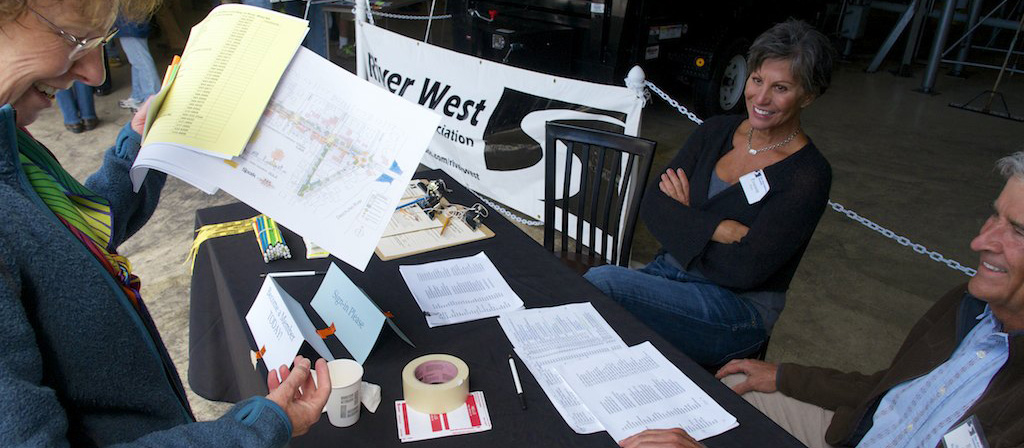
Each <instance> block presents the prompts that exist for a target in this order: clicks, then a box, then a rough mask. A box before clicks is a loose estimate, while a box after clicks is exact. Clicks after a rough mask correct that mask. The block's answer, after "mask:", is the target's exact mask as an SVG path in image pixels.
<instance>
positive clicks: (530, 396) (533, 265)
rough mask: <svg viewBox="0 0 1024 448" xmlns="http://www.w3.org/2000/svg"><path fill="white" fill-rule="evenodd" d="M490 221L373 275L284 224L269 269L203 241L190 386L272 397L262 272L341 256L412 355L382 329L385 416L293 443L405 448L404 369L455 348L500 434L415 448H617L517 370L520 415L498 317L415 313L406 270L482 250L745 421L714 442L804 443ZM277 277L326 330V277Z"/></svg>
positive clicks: (378, 357) (550, 299) (516, 282)
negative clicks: (650, 348) (593, 313)
mask: <svg viewBox="0 0 1024 448" xmlns="http://www.w3.org/2000/svg"><path fill="white" fill-rule="evenodd" d="M416 178H428V179H436V178H443V179H444V180H445V182H446V184H447V185H448V186H449V188H451V189H453V190H455V191H453V192H451V193H446V194H445V197H446V198H448V199H449V200H450V201H451V202H453V203H457V204H463V205H467V206H469V205H473V204H474V203H476V202H478V199H477V198H476V197H475V196H473V195H472V193H470V192H469V191H468V190H467V189H466V188H465V187H463V186H461V185H459V184H457V183H456V182H455V181H454V180H453V179H452V178H451V177H449V176H447V175H446V174H444V173H443V172H440V171H428V172H422V173H418V174H417V175H416ZM255 214H256V212H255V211H254V210H253V209H251V208H249V207H248V206H246V205H244V204H231V205H226V206H221V207H214V208H208V209H204V210H199V211H198V212H197V213H196V225H197V227H198V226H201V225H205V224H213V223H220V222H227V221H233V220H238V219H244V218H249V217H252V216H254V215H255ZM485 222H486V224H487V226H488V227H490V228H491V230H493V231H494V233H495V234H496V235H495V236H494V237H493V238H490V239H486V240H482V241H477V242H472V243H468V244H463V245H460V246H455V247H451V248H447V249H441V250H438V251H433V252H428V253H425V254H420V255H415V256H410V257H407V258H402V259H398V260H393V261H390V262H382V261H380V260H379V259H377V258H376V256H375V257H374V258H373V260H371V261H370V263H369V265H368V266H367V268H366V271H365V272H359V271H357V270H356V269H353V268H351V267H350V266H348V265H346V264H344V263H341V262H339V261H337V260H333V259H319V260H306V259H305V257H304V255H303V254H304V245H303V242H302V239H301V238H300V237H298V236H297V235H295V234H294V233H292V232H290V231H288V230H287V229H284V234H285V241H286V242H287V243H288V246H289V247H290V248H291V250H292V254H293V259H291V260H280V261H274V262H271V263H270V264H264V263H263V260H262V258H261V256H260V253H259V248H258V247H257V245H256V242H255V239H254V238H253V235H252V234H251V233H248V232H247V233H244V234H241V235H235V236H228V237H221V238H216V239H213V240H209V241H207V242H205V243H203V245H202V246H201V248H200V250H199V253H198V255H197V259H196V264H195V271H194V274H193V277H192V298H191V310H190V313H191V315H190V317H191V321H190V335H189V355H190V361H189V384H190V385H191V386H192V389H193V390H194V391H195V392H196V393H198V394H199V395H201V396H203V397H205V398H207V399H211V400H218V401H238V400H241V399H244V398H246V397H248V396H251V395H264V394H266V393H267V387H266V370H265V369H264V368H263V364H262V363H260V367H259V370H258V371H256V370H254V369H253V366H252V363H251V361H250V354H249V351H250V350H251V349H252V348H253V347H255V344H254V342H253V339H252V336H251V335H250V334H249V329H248V327H247V326H246V324H245V314H246V312H248V310H249V307H250V306H251V305H252V303H253V301H254V300H255V298H256V294H257V293H258V292H259V289H260V285H261V284H262V281H263V279H262V278H260V276H259V274H260V273H262V272H268V271H291V270H326V268H327V267H328V266H329V264H330V263H331V262H332V261H334V263H335V264H337V265H338V266H339V267H340V268H341V269H342V270H343V271H344V272H345V274H347V275H348V276H349V278H351V279H352V281H353V282H355V283H356V284H357V285H360V286H361V287H362V288H363V289H364V290H365V291H366V293H367V294H368V295H369V296H370V297H371V298H373V300H374V301H376V302H377V304H378V305H380V306H381V308H382V309H384V310H385V311H390V312H392V313H393V314H394V320H395V322H396V323H397V324H398V325H399V327H401V328H402V330H404V331H405V333H406V334H407V335H408V336H409V337H410V338H411V339H412V340H413V342H414V343H415V344H416V348H412V347H409V346H408V345H406V344H405V343H404V342H402V341H401V340H400V339H399V338H398V336H396V335H395V334H394V333H393V332H391V331H390V330H389V329H387V328H386V327H385V329H384V330H382V332H381V337H380V340H379V341H378V343H377V346H376V347H375V348H374V350H373V352H372V353H371V354H370V356H369V358H368V359H367V361H366V363H365V365H364V368H365V374H364V377H363V379H364V380H366V381H369V382H372V383H376V384H379V385H381V387H382V401H381V404H380V407H379V408H378V409H377V412H376V413H374V414H371V413H370V412H368V411H367V410H366V409H365V408H364V409H363V410H362V415H361V416H360V418H359V422H358V423H357V424H356V425H355V426H352V427H350V428H335V427H334V426H331V424H330V422H328V421H327V417H326V416H323V417H322V418H321V420H320V422H319V423H318V424H317V425H315V426H314V427H313V428H312V429H311V430H310V432H309V433H308V434H307V435H305V436H302V437H299V438H297V439H295V440H293V443H292V446H302V447H321V446H323V447H337V446H353V447H379V446H400V445H401V442H400V441H399V440H398V430H397V425H396V421H395V411H394V402H395V400H398V399H401V398H402V383H401V372H402V368H403V367H404V366H405V365H406V364H407V363H408V362H409V361H411V360H412V359H413V358H416V357H418V356H420V355H424V354H428V353H448V354H452V355H455V356H458V357H459V358H461V359H463V360H464V361H466V364H468V365H469V369H470V390H473V391H483V392H484V397H485V398H486V400H487V408H488V411H489V412H490V415H491V420H492V424H493V429H491V430H490V431H485V432H482V433H476V434H469V435H462V436H454V437H445V438H441V439H435V440H427V441H420V442H416V446H419V447H423V448H429V447H440V446H444V447H461V446H490V447H500V446H515V447H521V446H527V447H573V446H579V447H595V446H607V447H612V446H616V445H615V443H614V442H613V441H612V439H611V438H610V437H608V435H607V434H606V433H603V432H602V433H597V434H590V435H578V434H576V433H574V432H573V431H572V429H570V428H569V426H568V425H567V424H566V423H565V422H564V421H563V420H562V417H561V416H560V415H559V414H558V411H556V410H555V408H554V406H553V405H552V404H551V402H550V401H549V400H548V399H547V396H546V395H544V392H543V390H542V389H541V387H540V385H539V384H538V383H537V381H536V380H535V379H534V377H533V375H531V374H530V373H529V370H528V369H526V368H525V367H524V366H523V365H522V364H521V363H520V364H519V365H520V374H521V377H522V384H523V389H524V391H525V394H526V397H527V400H528V403H529V409H527V410H522V409H520V405H519V401H518V399H517V396H516V394H515V390H514V387H513V385H512V379H511V374H510V373H509V369H508V362H507V358H508V355H509V354H510V353H512V345H511V343H510V342H509V341H508V339H507V338H506V337H505V334H504V332H502V330H501V328H500V326H499V325H498V323H497V321H496V320H495V319H484V320H478V321H473V322H466V323H461V324H456V325H447V326H442V327H437V328H429V327H427V324H426V321H425V320H424V319H423V317H422V314H421V311H420V309H419V306H418V305H417V304H416V302H415V300H414V299H413V298H412V295H411V293H410V292H409V290H408V288H407V287H406V286H405V282H404V281H403V280H402V276H401V274H399V272H398V267H399V265H400V264H420V263H425V262H429V261H436V260H445V259H451V258H457V257H465V256H470V255H475V254H477V253H479V252H481V251H483V252H485V253H487V256H488V257H490V259H491V261H492V262H493V263H494V265H495V266H496V267H497V268H498V270H499V271H500V272H501V273H502V275H503V276H504V277H505V279H506V280H507V281H508V282H509V284H510V285H511V286H512V289H513V290H515V292H516V293H517V294H518V295H519V296H520V297H521V298H522V299H523V302H524V303H525V305H526V307H527V308H539V307H547V306H555V305H562V304H566V303H573V302H583V301H590V302H591V303H593V305H594V307H595V308H596V309H597V311H598V312H599V313H601V315H602V316H603V317H604V318H605V320H607V321H608V323H609V324H610V325H611V326H612V328H614V329H615V330H616V331H617V332H618V333H619V335H620V336H621V337H622V340H623V341H624V342H625V343H626V344H627V345H635V344H638V343H641V342H644V341H651V342H652V343H653V344H654V346H655V347H657V348H658V349H659V350H660V351H661V352H662V353H663V354H664V355H665V357H666V358H668V359H669V360H670V361H671V362H673V363H674V364H675V365H676V366H678V367H679V369H680V370H682V371H683V372H684V373H686V374H687V375H688V376H690V378H692V379H693V381H694V382H695V383H697V385H699V386H700V387H701V388H703V389H704V390H705V391H707V392H708V393H709V394H710V395H711V396H712V397H713V398H714V399H715V400H717V401H718V402H719V403H720V404H721V405H722V406H723V407H724V408H725V409H726V410H727V411H728V412H729V413H731V414H732V415H734V416H735V417H736V418H737V420H738V421H739V423H740V426H739V427H738V428H735V429H732V430H730V431H727V432H726V433H724V434H721V435H719V436H716V437H713V438H710V439H707V440H705V443H706V444H707V445H708V446H710V447H745V446H755V445H756V446H771V447H786V446H802V445H801V444H800V442H799V441H797V440H796V439H794V438H793V437H791V436H790V435H789V434H788V433H786V432H785V431H784V430H782V429H781V428H780V427H778V426H777V425H776V424H775V423H773V422H772V421H771V420H769V419H768V418H766V417H765V416H764V415H763V414H761V413H760V412H758V411H757V410H756V409H754V408H753V407H752V406H750V405H749V404H748V403H746V402H745V401H743V399H742V398H740V397H739V396H737V395H736V394H734V393H733V392H732V391H730V390H729V389H728V388H727V387H725V386H724V385H723V384H722V383H720V382H719V381H718V380H716V379H715V378H714V377H712V376H711V375H709V374H708V373H707V372H706V371H704V370H703V369H702V368H701V367H700V366H698V365H697V364H696V363H694V362H693V361H692V360H690V359H689V358H688V357H686V355H684V354H683V353H681V352H680V351H678V350H677V349H675V348H674V347H673V346H672V345H670V344H669V343H667V342H665V341H664V340H663V339H662V338H661V337H660V336H658V335H657V334H656V333H654V332H653V331H652V330H650V329H649V328H647V327H646V326H645V325H644V324H642V323H640V322H639V321H638V320H637V319H636V318H634V317H633V316H632V315H631V314H629V313H628V312H627V311H625V310H624V309H623V308H622V307H620V306H619V305H618V304H616V303H614V302H613V301H612V300H611V299H609V298H607V297H605V296H604V295H603V294H601V292H600V291H598V290H597V289H596V288H594V287H593V286H592V285H590V283H588V282H587V281H586V280H584V279H583V278H582V277H579V276H578V275H577V274H575V273H573V272H572V271H570V270H569V269H568V268H566V267H565V266H564V265H562V264H561V263H560V262H559V261H558V260H557V259H555V258H554V256H552V255H551V254H550V253H548V252H547V251H545V250H544V248H543V247H542V246H541V245H539V244H537V243H536V242H535V241H533V240H532V239H531V238H530V237H528V236H527V235H526V234H524V233H523V232H522V231H520V230H519V229H518V228H516V227H515V226H514V225H513V224H512V223H510V222H508V221H507V220H505V219H504V218H503V217H501V216H500V215H499V214H498V213H495V212H493V211H492V212H491V214H490V217H488V218H487V219H486V221H485ZM277 280H278V283H279V284H280V285H281V286H282V287H283V288H284V289H285V290H286V291H288V293H289V294H291V295H292V296H293V297H294V298H295V299H296V300H297V301H299V302H300V303H302V304H303V306H304V307H305V308H306V313H307V314H308V315H309V316H310V318H311V319H312V320H313V324H314V325H316V326H317V327H318V328H323V327H326V325H325V324H324V322H323V321H321V320H320V317H319V315H317V314H316V312H315V311H314V310H313V309H312V308H311V307H310V306H309V301H310V300H311V299H312V297H313V294H314V293H315V292H316V290H317V288H318V287H319V285H320V282H321V281H322V280H323V276H315V277H291V278H278V279H277ZM327 344H328V347H329V348H330V349H331V351H332V352H333V353H334V355H335V356H338V357H347V354H348V353H347V351H346V350H345V348H344V347H343V346H342V345H341V343H340V342H339V341H338V340H337V338H328V339H327ZM301 353H302V354H303V355H305V356H307V357H309V358H311V359H316V354H315V352H313V351H312V349H310V348H309V346H308V344H304V345H303V349H302V351H301Z"/></svg>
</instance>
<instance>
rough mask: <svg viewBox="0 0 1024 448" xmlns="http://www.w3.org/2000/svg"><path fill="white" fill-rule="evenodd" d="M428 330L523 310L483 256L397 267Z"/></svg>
mask: <svg viewBox="0 0 1024 448" xmlns="http://www.w3.org/2000/svg"><path fill="white" fill-rule="evenodd" d="M398 270H399V272H401V273H402V278H404V279H405V283H406V285H408V286H409V290H410V291H411V292H412V296H413V298H415V299H416V303H418V304H419V305H420V309H422V310H423V315H424V316H426V318H427V325H429V326H430V327H431V328H433V327H437V326H441V325H448V324H457V323H459V322H468V321H471V320H476V319H483V318H487V317H494V316H497V315H499V314H501V313H505V312H508V311H512V310H517V309H520V308H522V307H523V301H522V300H521V299H520V298H519V296H517V295H516V293H515V292H514V291H512V287H510V286H509V285H508V282H506V281H505V279H504V278H502V277H501V273H499V272H498V269H497V268H495V267H494V264H493V263H491V260H490V259H489V258H487V254H485V253H483V252H480V253H479V254H476V255H474V256H472V257H466V258H458V259H454V260H445V261H437V262H434V263H427V264H421V265H418V266H400V267H399V268H398Z"/></svg>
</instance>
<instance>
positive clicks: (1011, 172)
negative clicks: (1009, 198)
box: [996, 151, 1024, 180]
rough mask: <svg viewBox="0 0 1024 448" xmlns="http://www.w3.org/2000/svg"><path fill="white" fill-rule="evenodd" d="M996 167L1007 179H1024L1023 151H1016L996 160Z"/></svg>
mask: <svg viewBox="0 0 1024 448" xmlns="http://www.w3.org/2000/svg"><path fill="white" fill-rule="evenodd" d="M996 169H997V170H999V174H1002V175H1003V177H1005V178H1006V179H1007V180H1009V179H1010V178H1011V177H1016V178H1018V179H1021V180H1024V151H1017V152H1015V153H1013V154H1010V155H1008V156H1006V157H1003V158H1001V159H999V160H998V161H996Z"/></svg>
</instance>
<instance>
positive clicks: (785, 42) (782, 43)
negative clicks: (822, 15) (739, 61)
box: [747, 19, 836, 97]
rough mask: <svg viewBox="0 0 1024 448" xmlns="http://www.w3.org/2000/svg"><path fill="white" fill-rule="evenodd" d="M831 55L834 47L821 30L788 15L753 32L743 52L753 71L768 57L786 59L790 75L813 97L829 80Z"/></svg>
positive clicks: (820, 91)
mask: <svg viewBox="0 0 1024 448" xmlns="http://www.w3.org/2000/svg"><path fill="white" fill-rule="evenodd" d="M835 57H836V52H835V49H833V48H832V43H831V42H829V40H828V38H827V37H825V35H824V34H821V32H819V31H818V30H816V29H814V27H812V26H810V25H808V24H807V23H806V22H803V21H800V20H795V19H789V20H787V21H785V22H781V23H777V24H775V26H773V27H771V28H769V29H768V31H765V32H764V33H761V35H760V36H757V39H755V40H754V43H753V45H751V46H750V53H749V54H748V55H747V67H748V68H749V69H750V71H751V72H753V71H756V70H757V69H759V68H761V64H762V63H764V61H766V60H769V59H780V60H787V61H790V66H791V67H792V70H793V76H795V77H796V78H797V80H799V81H800V84H801V86H802V87H803V89H804V92H806V93H808V94H811V95H814V96H815V97H817V96H821V94H823V93H825V90H827V89H828V86H829V84H831V82H832V62H833V60H835Z"/></svg>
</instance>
